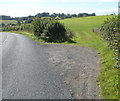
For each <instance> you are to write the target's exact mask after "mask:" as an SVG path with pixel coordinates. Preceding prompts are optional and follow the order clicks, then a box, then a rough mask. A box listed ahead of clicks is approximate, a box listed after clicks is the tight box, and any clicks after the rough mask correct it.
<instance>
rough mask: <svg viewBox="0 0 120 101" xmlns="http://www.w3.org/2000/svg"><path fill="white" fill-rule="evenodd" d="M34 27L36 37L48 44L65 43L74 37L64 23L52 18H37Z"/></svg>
mask: <svg viewBox="0 0 120 101" xmlns="http://www.w3.org/2000/svg"><path fill="white" fill-rule="evenodd" d="M33 25H34V35H35V36H38V37H40V38H41V39H43V40H45V41H46V42H64V41H67V40H69V39H70V38H71V37H72V36H73V33H72V32H70V31H68V30H67V29H66V28H65V26H64V25H63V24H62V23H60V22H58V21H56V20H53V19H50V18H48V19H47V18H45V19H42V18H36V19H34V22H33Z"/></svg>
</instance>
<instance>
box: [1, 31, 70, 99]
mask: <svg viewBox="0 0 120 101" xmlns="http://www.w3.org/2000/svg"><path fill="white" fill-rule="evenodd" d="M1 37H2V38H1ZM0 38H1V41H0V49H1V51H0V57H2V58H1V60H2V63H1V64H2V71H0V72H2V99H72V96H71V92H70V91H69V87H68V85H66V84H65V83H64V82H63V80H62V77H61V76H60V75H58V73H57V72H55V71H54V66H53V64H52V63H51V62H49V61H48V58H47V56H46V55H45V54H44V52H43V49H42V47H41V46H40V45H39V43H37V42H34V41H32V40H31V39H29V38H27V37H25V36H23V35H19V34H15V33H0ZM1 60H0V61H1ZM1 64H0V65H1ZM0 80H1V79H0Z"/></svg>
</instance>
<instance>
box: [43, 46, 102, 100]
mask: <svg viewBox="0 0 120 101" xmlns="http://www.w3.org/2000/svg"><path fill="white" fill-rule="evenodd" d="M42 46H43V47H44V48H43V51H44V52H45V54H46V56H48V59H49V61H50V62H52V63H53V64H54V66H55V71H56V72H58V73H59V75H61V76H62V77H63V79H64V83H66V84H68V85H69V86H70V90H71V92H72V95H73V97H74V98H76V99H99V98H101V97H100V87H99V86H98V85H97V77H98V75H99V73H100V67H101V66H100V57H99V56H98V54H97V52H96V51H95V50H93V49H90V48H83V47H78V46H70V45H59V44H44V45H42Z"/></svg>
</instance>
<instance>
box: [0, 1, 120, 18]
mask: <svg viewBox="0 0 120 101" xmlns="http://www.w3.org/2000/svg"><path fill="white" fill-rule="evenodd" d="M118 2H119V0H0V15H9V16H11V17H22V16H29V15H36V14H37V13H42V12H49V13H50V14H52V13H65V14H67V13H70V14H78V13H96V14H97V15H109V14H114V13H116V14H117V13H118Z"/></svg>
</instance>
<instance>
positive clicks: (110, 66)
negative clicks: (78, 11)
mask: <svg viewBox="0 0 120 101" xmlns="http://www.w3.org/2000/svg"><path fill="white" fill-rule="evenodd" d="M110 17H112V16H94V17H83V18H72V19H65V20H61V22H62V23H64V24H65V26H66V27H67V28H69V29H71V30H72V31H73V32H75V37H74V38H73V40H74V41H75V42H76V43H73V44H75V45H79V46H83V47H92V48H94V49H96V50H97V51H98V54H99V55H100V56H101V64H102V69H101V74H100V76H99V78H98V81H99V83H98V85H100V86H101V89H102V95H103V96H104V98H105V99H118V69H116V68H114V64H115V60H114V59H113V57H114V54H113V51H112V50H111V49H109V48H108V47H107V43H106V42H105V41H104V40H103V39H102V37H101V35H100V34H98V33H94V32H92V29H93V28H99V27H100V26H101V25H102V24H103V22H104V20H105V19H106V18H110ZM111 75H112V76H111Z"/></svg>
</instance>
